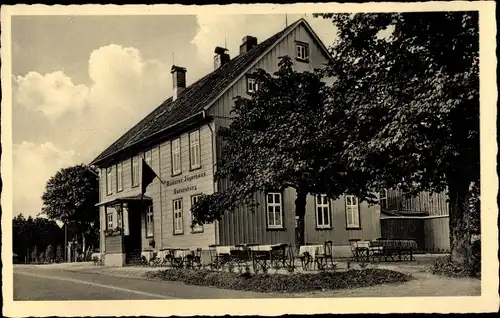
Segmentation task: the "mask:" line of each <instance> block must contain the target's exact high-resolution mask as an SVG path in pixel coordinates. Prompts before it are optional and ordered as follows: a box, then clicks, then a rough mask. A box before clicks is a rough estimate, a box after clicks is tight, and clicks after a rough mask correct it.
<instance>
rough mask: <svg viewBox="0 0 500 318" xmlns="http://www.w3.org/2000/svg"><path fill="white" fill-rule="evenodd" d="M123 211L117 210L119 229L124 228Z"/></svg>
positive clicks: (117, 225)
mask: <svg viewBox="0 0 500 318" xmlns="http://www.w3.org/2000/svg"><path fill="white" fill-rule="evenodd" d="M122 213H123V212H118V211H116V227H117V228H119V229H121V228H123V224H122Z"/></svg>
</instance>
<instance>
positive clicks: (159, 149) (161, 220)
mask: <svg viewBox="0 0 500 318" xmlns="http://www.w3.org/2000/svg"><path fill="white" fill-rule="evenodd" d="M158 166H159V167H160V171H159V174H160V178H162V176H161V170H162V169H161V144H160V145H159V146H158ZM162 180H163V178H162V179H161V180H160V250H161V249H163V203H162V199H161V198H162V195H163V194H162V185H163V182H161V181H162ZM153 213H154V209H153ZM153 215H154V214H153ZM153 217H154V216H153ZM153 231H154V223H153ZM153 233H154V232H153Z"/></svg>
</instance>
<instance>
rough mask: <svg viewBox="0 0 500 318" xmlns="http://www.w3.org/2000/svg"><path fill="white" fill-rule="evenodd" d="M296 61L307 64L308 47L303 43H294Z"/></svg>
mask: <svg viewBox="0 0 500 318" xmlns="http://www.w3.org/2000/svg"><path fill="white" fill-rule="evenodd" d="M295 45H296V52H297V60H298V61H302V62H309V45H308V44H307V43H304V42H296V43H295Z"/></svg>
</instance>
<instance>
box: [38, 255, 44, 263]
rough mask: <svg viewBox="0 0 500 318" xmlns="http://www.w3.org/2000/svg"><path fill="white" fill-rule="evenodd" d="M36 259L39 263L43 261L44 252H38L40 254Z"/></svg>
mask: <svg viewBox="0 0 500 318" xmlns="http://www.w3.org/2000/svg"><path fill="white" fill-rule="evenodd" d="M38 261H40V262H41V263H43V262H45V253H44V252H41V253H40V256H39V257H38Z"/></svg>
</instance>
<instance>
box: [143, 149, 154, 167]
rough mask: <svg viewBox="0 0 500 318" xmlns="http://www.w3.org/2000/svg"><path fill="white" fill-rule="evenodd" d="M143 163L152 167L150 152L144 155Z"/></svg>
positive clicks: (151, 154)
mask: <svg viewBox="0 0 500 318" xmlns="http://www.w3.org/2000/svg"><path fill="white" fill-rule="evenodd" d="M144 161H145V162H146V163H147V164H148V166H150V167H153V153H152V151H151V150H149V151H146V152H145V153H144Z"/></svg>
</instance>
